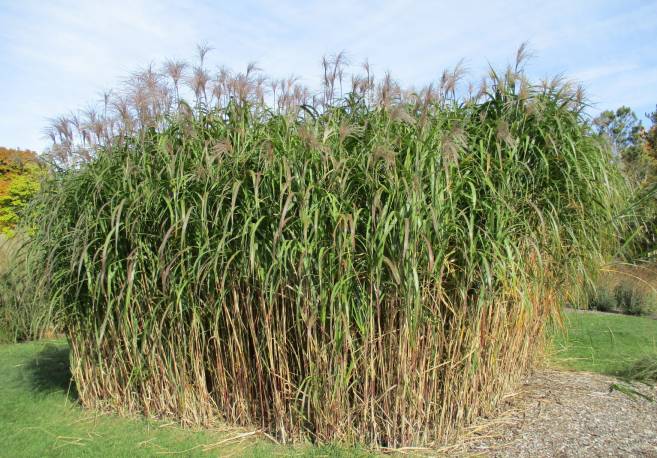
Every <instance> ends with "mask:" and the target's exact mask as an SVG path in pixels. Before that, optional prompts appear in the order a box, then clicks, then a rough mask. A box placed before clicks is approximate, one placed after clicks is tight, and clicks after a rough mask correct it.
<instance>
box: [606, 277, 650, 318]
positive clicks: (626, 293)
mask: <svg viewBox="0 0 657 458" xmlns="http://www.w3.org/2000/svg"><path fill="white" fill-rule="evenodd" d="M614 297H615V298H616V304H617V306H618V309H619V310H620V311H622V312H623V313H625V314H627V315H645V314H646V304H645V300H644V297H643V294H642V293H641V292H640V291H639V290H637V289H636V288H634V287H633V286H632V285H630V284H628V283H626V282H621V283H619V284H618V285H616V287H615V288H614Z"/></svg>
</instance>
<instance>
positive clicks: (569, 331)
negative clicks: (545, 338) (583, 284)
mask: <svg viewBox="0 0 657 458" xmlns="http://www.w3.org/2000/svg"><path fill="white" fill-rule="evenodd" d="M565 320H566V323H565V324H566V332H565V333H563V332H556V333H555V339H554V349H555V353H554V357H553V359H554V362H555V363H556V365H557V366H560V367H562V368H565V369H572V370H580V371H591V372H599V373H602V374H608V375H623V376H627V375H631V372H632V370H633V368H635V367H636V365H637V363H639V362H641V361H653V362H654V363H655V364H657V320H654V319H651V318H641V317H634V316H626V315H618V314H612V313H597V312H576V311H568V312H566V314H565Z"/></svg>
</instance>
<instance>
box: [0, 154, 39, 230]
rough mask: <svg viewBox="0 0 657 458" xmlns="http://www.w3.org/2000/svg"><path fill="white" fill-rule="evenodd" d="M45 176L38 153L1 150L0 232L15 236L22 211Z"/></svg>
mask: <svg viewBox="0 0 657 458" xmlns="http://www.w3.org/2000/svg"><path fill="white" fill-rule="evenodd" d="M42 173H43V168H42V167H41V165H40V164H39V163H38V162H37V156H36V153H34V152H32V151H21V150H13V149H8V148H2V147H0V233H3V234H5V235H7V236H12V235H13V234H14V229H15V227H16V225H17V224H18V223H19V220H20V213H21V211H22V209H23V208H24V207H25V206H26V205H27V202H28V201H29V200H30V199H31V198H32V196H34V194H35V193H36V192H37V191H38V190H39V180H40V176H41V174H42Z"/></svg>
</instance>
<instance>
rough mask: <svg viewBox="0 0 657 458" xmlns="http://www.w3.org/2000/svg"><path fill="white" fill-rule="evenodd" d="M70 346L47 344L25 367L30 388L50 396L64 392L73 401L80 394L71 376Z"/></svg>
mask: <svg viewBox="0 0 657 458" xmlns="http://www.w3.org/2000/svg"><path fill="white" fill-rule="evenodd" d="M69 353H70V350H69V348H68V346H64V345H56V344H53V343H48V344H46V345H45V346H44V347H43V349H42V350H41V351H40V352H39V353H38V354H37V355H36V356H35V357H34V358H32V359H31V360H30V361H29V362H28V363H27V365H26V367H25V372H24V373H25V375H26V378H27V379H28V381H29V383H30V388H31V389H32V390H33V391H34V392H37V393H43V394H50V393H54V392H57V391H63V392H64V393H66V394H67V396H68V398H69V399H70V400H72V401H74V400H77V399H78V393H77V390H76V387H75V382H74V381H73V378H72V375H71V368H70V362H69Z"/></svg>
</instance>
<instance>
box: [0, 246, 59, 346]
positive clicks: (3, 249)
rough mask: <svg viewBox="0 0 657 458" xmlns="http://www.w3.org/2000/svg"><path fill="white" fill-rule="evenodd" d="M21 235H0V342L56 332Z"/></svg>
mask: <svg viewBox="0 0 657 458" xmlns="http://www.w3.org/2000/svg"><path fill="white" fill-rule="evenodd" d="M22 244H23V241H22V238H21V237H13V238H10V239H7V237H6V236H2V235H0V341H4V342H19V341H25V340H35V339H39V338H42V337H46V336H48V335H52V334H53V333H54V332H55V326H54V320H53V317H52V315H51V313H50V307H49V303H48V302H47V301H46V300H45V299H44V298H43V297H42V296H41V294H40V291H39V289H38V288H39V287H38V283H37V282H36V281H35V278H34V277H35V276H36V275H38V274H37V273H36V272H35V271H34V265H33V263H32V259H31V258H30V257H29V255H28V253H27V252H26V251H24V250H22V249H21V248H22Z"/></svg>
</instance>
